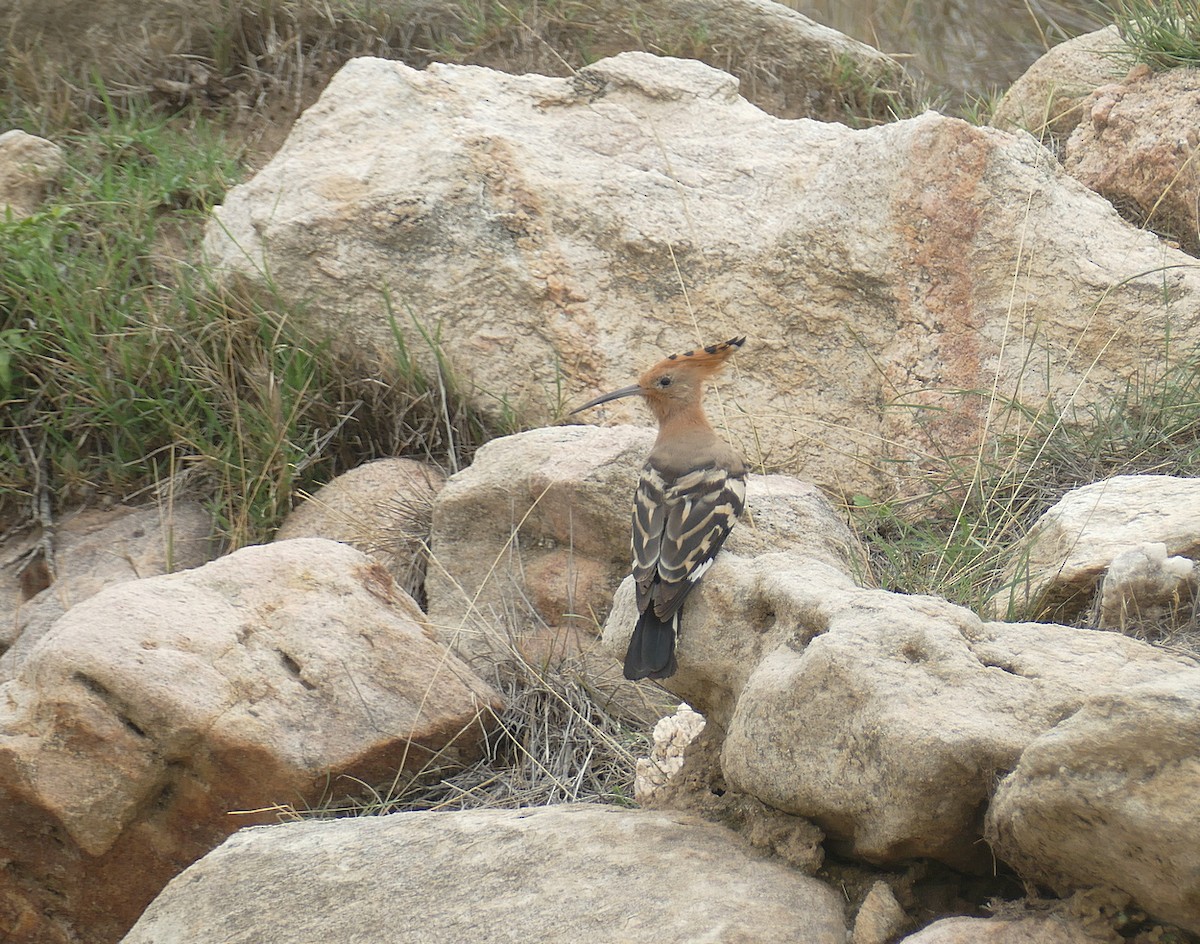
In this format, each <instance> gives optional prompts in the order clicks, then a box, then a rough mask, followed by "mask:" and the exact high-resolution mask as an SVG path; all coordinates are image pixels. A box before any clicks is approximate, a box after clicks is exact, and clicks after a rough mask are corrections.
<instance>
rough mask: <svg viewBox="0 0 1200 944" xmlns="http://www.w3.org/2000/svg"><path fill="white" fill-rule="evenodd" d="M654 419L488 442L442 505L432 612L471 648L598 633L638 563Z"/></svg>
mask: <svg viewBox="0 0 1200 944" xmlns="http://www.w3.org/2000/svg"><path fill="white" fill-rule="evenodd" d="M653 442H654V434H653V432H651V431H650V430H649V429H645V428H640V427H635V426H625V427H620V428H616V429H600V428H598V427H592V426H564V427H554V428H545V429H535V430H531V431H529V432H526V433H520V434H517V435H515V436H506V437H504V438H502V439H495V440H492V441H491V442H489V443H487V444H485V445H484V446H482V447H481V448H480V449H479V450H478V452H476V454H475V460H474V461H473V462H472V463H471V465H470V466H468V467H467V468H466V469H463V470H462V471H461V472H459V473H457V474H456V475H453V476H451V477H450V480H449V481H448V482H447V483H446V487H445V489H443V490H442V492H441V493H440V494H439V495H438V497H437V499H436V500H435V502H434V509H433V530H432V541H431V544H432V558H431V560H430V563H429V568H428V574H427V576H426V592H427V594H428V597H429V605H428V612H429V619H430V623H431V625H432V627H433V629H434V631H435V632H436V633H437V634H438V636H439V638H441V639H442V641H443V642H446V643H447V644H448V645H453V646H454V648H455V649H456V650H457V651H458V652H460V653H462V654H464V655H465V656H466V657H468V658H469V659H475V658H478V657H485V658H489V659H491V658H499V659H501V660H503V659H504V658H505V657H506V654H508V653H509V652H510V650H511V649H512V648H517V649H519V650H521V651H527V650H528V648H529V647H530V646H531V645H534V644H536V642H535V641H537V640H541V639H543V638H544V637H546V636H548V635H550V636H554V635H558V634H563V633H566V634H570V635H573V634H577V633H582V634H584V635H585V636H586V637H587V638H590V637H592V636H593V635H594V634H595V628H594V627H595V626H597V625H598V624H599V621H600V620H602V619H603V618H604V615H605V614H606V613H607V612H608V608H609V605H610V603H611V601H612V594H613V591H614V590H615V589H616V586H617V584H618V582H619V581H620V579H621V577H622V576H623V575H624V574H626V573H628V572H629V567H630V551H629V528H630V514H631V511H630V509H631V507H632V501H633V490H634V486H635V485H636V483H637V478H638V474H639V472H640V470H641V467H642V463H643V462H645V459H646V454H647V453H648V452H649V451H650V446H651V445H652V444H653Z"/></svg>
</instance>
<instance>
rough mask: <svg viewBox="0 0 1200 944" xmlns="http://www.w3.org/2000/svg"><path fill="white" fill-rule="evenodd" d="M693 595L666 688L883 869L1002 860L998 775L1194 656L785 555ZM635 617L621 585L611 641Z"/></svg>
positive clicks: (757, 782) (730, 569)
mask: <svg viewBox="0 0 1200 944" xmlns="http://www.w3.org/2000/svg"><path fill="white" fill-rule="evenodd" d="M734 533H735V534H736V531H735V532H734ZM689 607H690V609H689V610H687V611H686V612H685V617H684V621H683V628H682V632H681V641H680V650H679V672H678V674H677V675H676V676H674V677H672V678H671V679H669V680H667V681H666V682H665V683H664V685H665V686H666V687H667V688H668V689H669V690H671V691H673V692H675V693H676V694H677V695H679V696H680V697H681V698H683V699H685V700H686V701H687V702H688V703H689V704H691V705H693V706H694V707H695V708H696V709H697V710H699V711H702V712H703V713H704V714H705V715H706V717H708V719H709V721H710V723H711V722H713V721H716V723H717V724H718V725H719V726H721V727H722V728H724V729H725V730H726V731H727V735H726V739H725V742H724V747H723V749H722V754H721V767H722V770H723V772H724V776H725V779H726V781H727V783H728V786H729V787H730V788H731V789H734V790H737V791H740V792H742V793H748V794H750V795H752V796H754V797H757V798H759V799H760V800H762V801H763V802H765V803H767V804H768V805H769V806H771V807H774V808H775V809H778V810H782V811H785V812H788V813H792V814H795V815H797V816H802V817H807V818H809V819H811V820H813V822H815V823H816V824H817V825H818V826H819V827H820V828H821V829H822V830H824V831H825V832H826V833H827V834H828V836H829V840H830V842H829V844H828V845H829V848H832V849H835V850H837V851H839V852H841V853H843V854H849V855H852V856H854V857H858V858H865V859H867V860H869V861H873V862H877V863H892V862H898V861H901V860H904V859H908V858H914V857H930V858H934V859H938V860H941V861H944V862H946V863H947V864H950V865H952V866H956V867H960V868H969V869H973V868H988V867H990V863H991V858H990V855H989V853H988V850H987V849H986V847H985V846H984V845H983V844H982V843H981V842H980V838H981V836H982V831H983V812H984V810H985V808H986V806H987V802H988V800H989V798H990V796H991V792H992V790H993V788H994V785H995V782H996V775H997V774H998V773H1001V774H1002V773H1004V772H1006V771H1009V770H1011V769H1012V768H1013V767H1014V766H1015V765H1016V763H1017V761H1018V759H1019V758H1020V756H1021V752H1022V751H1023V750H1024V749H1025V748H1026V746H1027V745H1028V744H1029V743H1030V742H1031V741H1033V740H1034V738H1036V737H1038V736H1039V735H1041V734H1043V733H1044V732H1046V731H1047V730H1049V729H1051V728H1052V727H1054V725H1056V724H1058V723H1059V722H1060V721H1061V719H1062V718H1063V717H1065V716H1067V715H1069V714H1071V713H1072V712H1074V711H1077V710H1078V709H1079V708H1080V707H1081V706H1082V705H1083V704H1084V703H1085V702H1086V701H1087V700H1088V699H1089V698H1090V697H1092V696H1094V695H1095V694H1096V693H1097V692H1100V691H1104V690H1107V689H1109V688H1120V687H1128V686H1130V685H1132V684H1135V683H1138V682H1142V681H1148V680H1152V679H1156V678H1159V677H1162V676H1164V675H1167V674H1172V673H1177V672H1180V671H1182V670H1184V669H1185V668H1187V667H1188V666H1190V663H1188V662H1186V661H1184V660H1182V659H1177V658H1174V657H1172V656H1170V655H1168V654H1166V653H1164V652H1161V651H1159V650H1157V649H1155V648H1153V647H1152V646H1149V645H1147V644H1145V643H1141V642H1138V641H1135V640H1131V639H1126V638H1124V637H1122V636H1118V635H1115V634H1110V633H1101V632H1096V631H1091V630H1081V629H1069V628H1066V627H1061V626H1046V625H1041V624H1011V623H984V622H981V621H980V620H979V619H978V617H976V616H975V615H974V614H972V613H971V612H969V611H968V610H965V609H962V608H960V607H956V606H953V605H951V604H949V603H947V602H946V601H944V600H938V599H935V598H933V597H917V596H901V595H897V594H890V593H886V592H884V591H879V590H870V589H863V588H860V587H856V586H855V585H854V584H853V582H852V581H851V579H850V578H849V577H848V576H847V575H845V574H841V573H838V572H837V571H835V570H834V569H833V568H832V567H829V566H828V565H822V564H814V563H810V562H805V561H803V560H798V559H797V558H796V557H795V556H793V555H789V554H786V553H775V554H764V555H760V556H757V557H753V558H742V557H739V556H738V555H737V553H736V551H735V552H733V553H723V554H722V555H721V556H720V557H719V558H718V560H717V562H716V563H715V564H714V565H713V567H712V568H711V570H710V571H709V572H708V574H707V575H706V577H705V582H704V584H703V585H702V586H701V588H700V589H698V590H697V592H696V594H694V595H693V597H692V599H691V600H690V601H689ZM633 616H634V607H633V601H632V592H631V587H630V582H629V581H626V583H625V584H623V585H622V587H621V590H620V591H619V592H618V594H617V598H616V602H615V605H614V608H613V612H612V614H611V615H610V617H609V620H608V623H607V625H606V627H605V635H604V640H605V644H606V646H607V648H608V650H609V652H611V653H617V652H620V651H622V650H623V648H624V646H625V644H626V640H627V639H628V635H629V632H630V630H631V628H632V626H633ZM931 784H936V785H937V789H936V790H931V789H930V785H931Z"/></svg>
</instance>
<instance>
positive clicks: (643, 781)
mask: <svg viewBox="0 0 1200 944" xmlns="http://www.w3.org/2000/svg"><path fill="white" fill-rule="evenodd" d="M703 730H704V716H703V715H702V714H700V713H699V712H697V711H693V710H692V709H691V708H690V707H688V706H687V705H680V706H679V707H678V708H677V709H676V710H675V713H674V714H672V715H667V716H666V717H665V718H660V719H659V720H658V722H657V723H656V724H655V725H654V730H653V731H652V732H651V744H650V756H649V757H639V758H638V759H637V770H636V774H635V776H634V780H633V798H634V799H635V800H636V801H637V802H638V803H639V804H640V805H643V806H644V805H645V804H646V803H647V801H649V799H650V797H651V796H652V795H653V794H654V792H655V791H656V790H658V789H660V788H661V787H662V786H663V785H664V784H666V782H667V781H668V780H670V779H671V778H672V777H674V776H675V775H676V774H678V773H679V771H680V770H681V769H682V767H683V754H684V751H685V750H687V746H688V745H689V744H691V743H692V741H694V740H695V739H696V738H697V737H698V736H699V734H700V732H701V731H703Z"/></svg>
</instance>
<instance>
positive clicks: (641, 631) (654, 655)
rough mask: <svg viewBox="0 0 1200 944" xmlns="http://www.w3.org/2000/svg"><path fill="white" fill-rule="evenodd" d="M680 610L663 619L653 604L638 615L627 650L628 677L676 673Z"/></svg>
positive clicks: (626, 673)
mask: <svg viewBox="0 0 1200 944" xmlns="http://www.w3.org/2000/svg"><path fill="white" fill-rule="evenodd" d="M679 616H680V611H679V610H678V609H677V610H676V611H675V612H674V613H672V614H671V615H670V616H669V617H668V618H667V619H666V621H665V622H664V621H663V620H661V619H659V618H658V616H657V615H655V613H654V605H653V604H651V605H650V606H648V607H646V610H645V612H644V613H642V615H641V616H639V617H638V621H637V626H635V627H634V629H633V635H632V636H631V637H630V638H629V649H628V650H626V652H625V677H626V678H627V679H630V680H635V679H644V678H652V679H663V678H669V677H670V676H672V675H674V674H675V670H676V668H678V666H677V665H676V663H675V640H676V639H677V638H678V637H679Z"/></svg>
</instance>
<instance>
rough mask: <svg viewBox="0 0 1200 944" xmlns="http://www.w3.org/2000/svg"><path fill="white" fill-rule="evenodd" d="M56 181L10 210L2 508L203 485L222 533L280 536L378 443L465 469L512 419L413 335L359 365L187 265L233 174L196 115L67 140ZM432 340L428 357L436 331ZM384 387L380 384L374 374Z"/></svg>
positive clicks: (106, 124)
mask: <svg viewBox="0 0 1200 944" xmlns="http://www.w3.org/2000/svg"><path fill="white" fill-rule="evenodd" d="M60 140H62V141H63V144H64V150H65V152H66V154H67V159H68V164H69V166H68V170H67V172H66V174H65V175H64V179H63V181H62V184H61V189H60V190H59V192H58V193H56V194H55V195H54V196H53V197H52V198H51V199H50V200H49V201H48V203H47V204H46V205H45V206H44V207H43V209H42V210H41V211H40V212H38V213H37V214H36V215H34V216H32V217H30V218H28V219H7V220H3V221H0V244H2V245H3V246H4V247H5V251H4V252H3V254H2V255H0V511H3V512H5V513H7V514H9V515H12V514H14V513H16V514H18V515H19V514H20V513H21V512H22V511H26V510H27V509H28V508H29V507H30V504H31V502H33V501H35V500H36V501H38V502H42V501H44V499H45V498H47V497H50V498H52V499H53V501H52V504H53V506H54V507H56V508H64V507H68V506H70V505H72V504H74V503H77V502H80V501H85V500H88V499H92V498H95V497H103V498H105V499H118V500H121V499H128V498H131V497H133V496H136V495H139V494H142V493H145V492H147V491H150V490H154V489H164V488H171V489H185V490H186V491H187V492H188V493H189V494H199V495H201V496H202V497H203V498H204V499H205V501H206V502H207V503H208V504H209V506H210V507H211V508H212V509H213V511H214V512H215V513H216V516H217V520H218V523H219V527H220V528H221V530H222V532H223V534H224V537H225V539H226V541H227V544H228V545H229V546H231V547H236V546H239V545H242V544H245V543H250V542H254V541H259V540H263V539H265V538H267V537H269V536H270V534H271V533H272V532H273V530H274V528H275V527H276V526H277V525H278V524H279V522H280V520H281V518H282V516H283V515H284V514H285V513H286V512H287V510H288V509H289V507H290V504H291V501H292V499H293V497H294V496H295V495H296V494H297V492H298V490H300V489H305V490H308V489H312V488H315V487H316V486H317V485H319V484H320V483H321V482H324V481H326V480H328V479H329V478H331V477H332V476H333V475H334V474H336V473H337V472H339V471H342V470H344V469H345V468H348V467H350V466H353V465H357V464H359V463H361V462H362V461H365V460H367V459H370V458H374V457H376V456H382V455H398V454H411V455H419V456H427V457H429V458H431V459H433V460H434V461H435V462H439V463H441V464H443V465H447V466H451V467H455V466H457V465H459V464H461V463H463V462H465V461H466V460H467V458H468V457H469V455H470V453H471V452H472V451H473V450H474V448H475V447H476V446H477V445H478V444H479V443H480V442H482V441H483V440H484V439H486V438H490V437H491V436H493V435H496V434H497V433H500V432H503V431H505V430H506V427H503V426H496V425H495V424H492V425H491V426H489V425H488V423H486V422H485V421H484V420H483V419H482V418H481V417H480V416H478V415H476V414H474V413H472V412H471V411H469V410H467V409H466V408H465V407H464V406H463V400H464V398H463V397H462V396H461V395H460V394H459V392H458V390H457V389H456V387H455V385H454V382H453V380H452V378H450V377H449V375H448V372H447V371H446V369H445V362H444V360H441V359H440V358H439V359H438V363H439V364H440V365H441V367H442V369H441V370H440V371H439V372H438V376H435V377H429V376H426V375H425V374H424V373H423V372H422V371H421V369H420V368H419V366H418V365H417V363H416V361H415V359H414V358H412V357H411V354H410V352H408V351H407V350H405V349H404V348H403V347H402V346H398V347H397V354H396V357H395V360H394V362H393V363H390V364H367V363H354V362H351V361H350V360H348V359H347V356H346V355H344V354H340V353H336V352H334V351H332V350H331V349H329V348H328V346H327V345H325V344H323V343H319V342H317V341H315V340H312V339H310V338H307V337H305V336H303V335H302V334H301V333H300V332H299V331H298V330H297V328H296V327H295V324H294V321H293V318H292V316H291V315H292V313H291V312H289V311H288V309H287V308H286V307H285V306H283V305H282V304H281V303H280V301H279V299H277V298H274V297H270V296H269V295H264V293H262V292H261V291H259V292H253V291H250V290H249V289H242V288H238V287H236V286H234V287H223V288H218V287H216V286H214V285H213V284H211V283H210V282H209V280H208V279H207V278H206V277H205V275H204V273H203V272H201V271H199V270H198V269H196V268H195V267H193V266H192V265H190V264H189V262H188V260H189V259H194V258H195V257H196V255H197V244H198V240H199V236H200V233H201V227H202V223H203V220H204V217H205V214H206V212H207V211H208V209H209V208H210V207H211V206H212V205H213V204H214V203H216V202H219V201H220V200H221V198H222V196H223V195H224V192H225V189H226V187H228V186H229V185H230V184H231V183H232V182H234V181H235V180H236V179H237V178H238V176H239V175H240V173H241V171H240V168H239V166H238V163H237V160H236V154H237V146H236V145H235V144H234V143H233V142H232V141H231V139H230V138H229V137H227V136H226V135H225V134H223V133H221V132H220V131H219V130H218V129H217V127H215V126H214V124H213V123H212V122H211V121H210V120H209V119H206V118H205V117H203V116H201V115H198V114H195V113H184V114H178V115H175V116H173V117H167V116H165V115H164V114H163V113H161V112H160V111H155V110H153V109H150V108H149V107H148V106H143V107H138V108H131V109H128V110H125V111H123V112H119V111H118V110H117V109H116V108H115V107H114V106H112V104H111V102H110V103H109V108H108V110H107V113H106V115H105V116H104V117H103V118H102V119H97V120H92V121H88V122H86V127H84V128H83V129H82V130H80V131H78V132H74V133H67V134H64V136H63V137H62V138H61V139H60ZM425 342H426V343H428V344H430V345H431V346H432V347H433V348H434V350H435V353H436V352H437V350H438V348H437V337H436V333H435V332H427V333H426V335H425ZM381 381H382V382H381Z"/></svg>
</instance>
